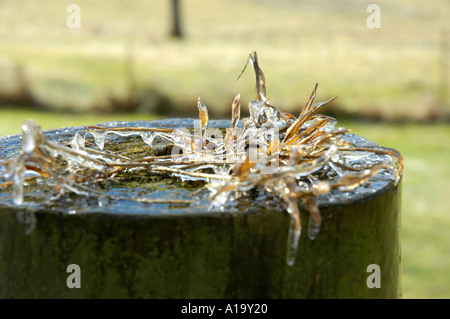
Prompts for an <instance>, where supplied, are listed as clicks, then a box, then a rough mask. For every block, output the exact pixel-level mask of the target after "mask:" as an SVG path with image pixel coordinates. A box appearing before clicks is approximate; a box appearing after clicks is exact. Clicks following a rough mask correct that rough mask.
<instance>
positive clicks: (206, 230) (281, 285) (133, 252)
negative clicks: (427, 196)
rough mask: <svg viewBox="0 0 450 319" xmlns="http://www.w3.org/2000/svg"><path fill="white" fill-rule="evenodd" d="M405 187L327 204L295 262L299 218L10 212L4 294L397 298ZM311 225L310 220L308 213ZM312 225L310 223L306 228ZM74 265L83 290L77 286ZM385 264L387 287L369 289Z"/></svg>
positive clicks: (1, 224) (2, 264)
mask: <svg viewBox="0 0 450 319" xmlns="http://www.w3.org/2000/svg"><path fill="white" fill-rule="evenodd" d="M400 205H401V183H400V184H399V185H398V186H397V187H394V186H392V187H391V188H390V189H388V190H386V191H384V192H383V193H381V194H377V195H376V196H375V197H372V198H370V199H366V200H364V201H360V202H357V203H353V204H346V205H334V206H328V207H321V213H322V216H323V222H322V227H321V230H320V233H319V235H318V237H317V238H316V239H315V240H313V241H312V240H310V239H309V238H308V237H307V234H306V231H304V233H303V234H302V236H301V239H300V243H299V249H298V254H297V260H296V263H295V264H294V265H293V266H288V265H287V264H286V249H287V244H286V243H287V234H288V228H289V224H290V219H289V215H288V214H287V213H286V212H282V211H260V212H258V213H247V212H242V213H201V212H199V213H200V214H185V215H164V214H160V215H123V214H109V213H108V212H107V211H105V212H104V213H90V214H75V215H70V214H67V213H52V212H47V211H40V212H31V211H29V212H27V211H26V210H25V209H23V208H12V207H1V208H0V297H1V298H397V297H400V296H401V273H400V271H401V264H400V256H401V247H400V234H401V233H400V232H401V215H400ZM302 217H303V218H302V220H303V221H304V222H303V223H304V225H306V224H307V213H306V212H303V216H302ZM305 228H306V226H305V227H304V229H305ZM70 264H77V265H79V266H80V269H81V288H72V289H70V288H68V287H67V284H66V281H67V278H68V277H69V276H70V275H71V273H68V272H67V267H68V265H70ZM371 264H376V265H378V266H379V267H380V271H381V274H380V283H381V287H380V288H369V287H368V286H367V284H366V281H367V278H368V277H369V276H370V275H371V272H368V271H367V267H368V266H369V265H371Z"/></svg>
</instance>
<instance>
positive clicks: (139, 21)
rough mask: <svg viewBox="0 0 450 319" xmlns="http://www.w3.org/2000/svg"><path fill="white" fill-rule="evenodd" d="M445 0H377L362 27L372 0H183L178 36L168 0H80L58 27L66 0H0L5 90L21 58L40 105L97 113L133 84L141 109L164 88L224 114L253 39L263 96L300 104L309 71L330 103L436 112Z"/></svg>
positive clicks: (440, 101) (12, 84) (444, 103)
mask: <svg viewBox="0 0 450 319" xmlns="http://www.w3.org/2000/svg"><path fill="white" fill-rule="evenodd" d="M446 2H448V1H446ZM446 2H443V1H442V0H430V1H427V2H421V1H418V0H414V1H408V0H397V1H395V2H393V1H387V0H380V1H377V4H379V5H380V7H381V18H382V19H381V23H382V24H381V28H380V29H369V28H368V27H367V25H366V19H367V17H368V16H369V13H367V12H366V8H367V6H368V4H370V3H372V1H361V0H344V1H343V0H315V1H312V0H309V1H301V2H299V1H295V0H282V1H277V2H273V1H268V0H259V1H256V0H244V1H237V0H229V1H207V0H186V1H181V4H182V13H183V20H182V25H183V26H184V31H185V34H186V38H185V39H184V40H182V41H177V40H170V39H169V38H168V33H169V17H170V15H169V13H170V10H169V4H170V1H169V0H167V1H144V0H134V1H127V2H125V1H119V0H98V1H95V4H94V3H93V2H92V1H87V0H79V1H76V3H77V4H78V5H79V6H80V8H81V28H80V29H69V28H68V27H67V26H66V19H67V17H68V15H69V14H68V13H66V7H67V5H68V4H69V3H71V2H69V1H56V0H48V1H45V2H44V3H43V2H41V1H28V0H17V1H6V2H5V1H3V2H1V3H0V41H1V45H0V70H1V68H3V74H4V75H5V76H4V77H3V82H5V83H4V85H3V89H4V91H7V92H10V93H11V92H14V90H16V89H17V87H18V84H17V77H18V76H17V72H16V70H17V68H16V66H19V68H20V69H21V74H23V76H19V78H22V77H23V78H24V80H23V82H25V83H26V86H27V87H28V90H29V91H30V92H31V94H32V97H33V98H34V100H35V101H37V102H39V103H40V104H42V105H45V106H47V107H52V108H56V109H58V108H59V109H61V108H64V109H67V108H69V109H72V110H73V109H77V110H79V111H84V110H94V111H95V110H96V111H99V112H100V111H103V110H104V109H107V108H108V107H109V106H110V105H109V103H108V101H110V99H111V98H116V99H117V98H124V97H125V96H126V95H127V93H128V92H129V90H130V87H135V89H136V90H138V91H139V92H142V94H143V95H144V98H143V99H142V101H141V103H140V106H141V110H143V111H149V112H152V111H155V109H158V107H160V108H162V109H164V106H165V104H164V103H162V104H163V105H159V104H158V103H157V102H158V101H160V100H161V99H162V98H167V99H169V100H170V101H172V102H173V103H172V104H171V106H172V108H171V110H172V111H173V112H174V113H176V114H178V113H180V112H188V111H192V109H195V101H196V99H197V97H198V96H201V97H202V98H203V100H204V101H205V103H206V104H207V105H208V106H209V108H210V112H211V113H212V114H213V115H214V114H215V115H217V116H223V115H225V114H228V110H229V108H230V104H231V101H232V98H233V97H234V95H236V93H237V92H242V94H243V98H247V99H248V98H250V97H252V96H253V91H252V88H253V86H254V83H253V75H252V74H246V75H245V76H244V77H243V78H242V80H241V81H239V82H237V83H236V84H235V83H234V82H233V81H234V80H235V79H236V77H237V75H238V74H239V72H240V70H241V68H242V66H243V64H244V62H245V59H246V56H247V54H248V51H250V50H257V51H258V52H259V57H260V62H261V65H262V68H263V70H264V71H265V73H266V77H267V86H268V95H269V97H270V98H271V101H272V104H275V105H279V106H282V109H284V110H292V111H294V110H295V111H296V110H298V109H299V108H300V106H301V105H303V104H304V102H305V100H306V99H307V96H308V94H309V92H310V91H311V89H312V87H313V85H314V83H315V82H319V84H320V86H319V91H318V98H319V99H327V98H330V97H332V96H335V95H338V96H339V99H338V100H337V101H336V104H335V106H334V108H335V109H337V108H340V109H342V110H344V111H346V112H348V113H350V114H362V115H370V116H375V117H383V118H414V119H419V118H424V117H427V116H435V117H436V116H439V115H441V114H443V113H444V114H448V113H449V111H450V103H449V101H448V100H447V99H446V97H448V95H447V96H445V94H446V93H445V91H446V90H448V87H442V85H443V84H446V85H447V86H448V83H449V82H446V83H445V81H444V82H443V81H442V80H440V79H441V78H442V70H441V69H442V68H440V66H442V65H445V61H446V60H447V59H448V56H444V51H442V50H441V49H440V48H441V47H442V43H441V42H442V39H443V36H442V34H443V32H444V31H447V32H450V30H449V29H450V27H449V26H448V23H447V20H446V19H448V17H449V16H450V13H449V8H448V7H450V4H448V3H447V4H446ZM447 54H448V50H447ZM444 60H445V61H444ZM0 81H2V80H0ZM1 87H2V85H0V89H1ZM0 93H1V92H0ZM155 100H156V102H155ZM166 104H167V103H166Z"/></svg>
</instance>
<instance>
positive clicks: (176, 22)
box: [171, 0, 183, 38]
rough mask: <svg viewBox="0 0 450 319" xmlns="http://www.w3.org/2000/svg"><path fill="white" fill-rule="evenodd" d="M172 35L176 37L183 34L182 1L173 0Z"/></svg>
mask: <svg viewBox="0 0 450 319" xmlns="http://www.w3.org/2000/svg"><path fill="white" fill-rule="evenodd" d="M171 36H172V37H175V38H181V37H182V36H183V34H182V32H181V23H180V1H179V0H172V32H171Z"/></svg>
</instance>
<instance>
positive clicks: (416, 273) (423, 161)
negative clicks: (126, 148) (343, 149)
mask: <svg viewBox="0 0 450 319" xmlns="http://www.w3.org/2000/svg"><path fill="white" fill-rule="evenodd" d="M27 118H31V119H34V120H35V121H37V122H38V123H40V124H41V126H42V128H44V129H50V128H58V127H64V126H77V125H89V124H96V123H98V122H102V121H110V120H121V121H131V120H149V119H152V117H151V116H142V115H135V114H134V115H133V114H116V115H112V116H111V115H107V116H104V115H90V116H80V115H68V114H67V113H55V112H46V113H42V112H37V111H26V112H24V111H22V110H15V109H12V108H11V109H8V110H0V135H2V136H3V135H9V134H16V133H18V132H19V131H20V124H21V123H22V121H23V120H24V119H27ZM338 124H339V125H340V126H344V127H347V128H349V129H351V130H352V131H353V133H355V134H359V135H362V136H364V137H366V138H368V139H371V140H373V141H376V142H378V143H379V144H381V145H383V146H387V147H393V148H396V149H398V150H399V151H401V153H402V154H403V156H404V159H405V172H404V177H403V210H402V213H403V216H402V218H403V220H402V223H403V234H402V250H403V255H402V267H403V297H404V298H450V256H449V253H448V247H450V232H449V229H450V214H449V211H450V197H449V196H448V184H449V177H450V166H449V165H448V163H449V159H450V146H449V144H448V141H450V126H449V125H447V124H439V125H436V124H434V125H430V124H427V125H425V124H423V125H420V124H401V125H399V124H387V123H364V122H355V121H343V122H339V123H338Z"/></svg>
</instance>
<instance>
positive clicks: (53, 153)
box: [0, 52, 403, 265]
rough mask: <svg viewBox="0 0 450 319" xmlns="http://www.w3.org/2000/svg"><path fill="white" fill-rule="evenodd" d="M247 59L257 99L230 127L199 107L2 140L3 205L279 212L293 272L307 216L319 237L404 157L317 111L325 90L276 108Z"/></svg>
mask: <svg viewBox="0 0 450 319" xmlns="http://www.w3.org/2000/svg"><path fill="white" fill-rule="evenodd" d="M248 62H249V63H251V64H252V65H253V67H254V71H255V73H256V77H257V86H256V92H257V96H256V100H253V101H250V103H249V113H250V116H249V117H248V118H243V119H242V120H241V119H240V108H241V98H240V95H239V94H238V95H237V96H236V98H235V99H234V101H233V103H232V118H231V121H225V120H222V121H212V120H209V116H208V111H207V107H206V104H205V103H204V102H203V101H202V100H200V99H199V100H198V101H197V107H198V111H199V119H198V120H191V119H172V120H161V121H151V122H144V121H138V122H110V123H101V124H99V125H96V126H87V127H78V128H70V129H61V130H53V131H48V132H42V131H41V130H40V128H39V125H37V124H36V123H34V122H32V121H25V122H24V123H23V125H22V136H9V137H3V138H1V139H0V146H1V147H2V150H3V152H2V154H1V158H0V161H2V164H3V165H0V184H1V186H3V189H7V188H8V187H11V188H10V190H11V192H10V193H8V192H1V193H0V204H1V205H10V203H11V202H12V203H13V204H14V205H27V206H29V208H35V209H41V208H42V207H47V208H49V209H51V210H55V211H60V210H63V211H65V212H68V211H69V212H73V211H76V212H77V213H81V212H86V213H87V212H96V211H104V210H105V209H106V208H108V209H109V210H110V211H111V212H115V213H127V212H129V211H130V210H132V211H133V213H138V214H139V213H143V214H145V213H148V211H149V209H148V205H156V206H157V207H158V211H160V212H166V213H180V214H181V213H194V212H198V211H203V212H210V213H214V212H225V211H227V212H234V211H242V210H245V211H251V209H254V210H255V209H258V205H260V208H261V207H264V208H267V207H274V209H276V210H281V211H283V212H285V213H287V214H289V216H290V217H291V227H290V229H289V232H288V248H289V249H288V256H287V262H288V264H290V265H292V264H293V263H294V262H295V258H296V252H297V248H298V242H299V238H300V236H301V233H302V221H301V220H300V209H301V208H302V207H303V209H305V210H306V211H308V212H309V220H308V223H307V225H308V229H307V235H308V237H309V238H311V239H314V238H316V236H318V234H319V230H320V225H321V215H320V209H319V207H320V206H326V205H334V204H343V203H345V202H354V201H356V200H362V199H365V198H368V197H370V196H373V195H374V194H377V193H379V192H381V191H383V190H385V189H386V188H387V187H388V186H389V185H390V184H391V183H392V182H393V181H394V183H397V182H398V181H399V179H400V177H401V174H402V169H403V162H402V157H401V155H400V154H399V153H398V152H397V151H395V150H392V149H388V148H383V147H380V146H379V145H378V144H376V143H374V142H370V141H368V140H366V139H364V138H363V137H360V136H357V135H354V134H350V133H349V130H346V129H345V128H340V127H338V128H336V127H335V126H336V124H337V121H336V120H335V119H334V118H331V117H328V116H325V115H320V114H316V111H317V110H318V109H319V108H320V107H321V106H323V105H325V104H326V103H329V102H331V101H332V100H333V99H331V100H328V101H326V102H321V103H314V98H315V95H316V90H317V85H316V86H315V87H314V90H313V92H312V94H311V97H310V99H309V101H308V102H307V104H306V105H305V106H304V107H303V109H302V110H301V112H300V114H299V116H297V117H296V116H294V115H292V114H289V113H284V112H282V111H280V110H279V109H278V108H276V107H275V106H272V105H270V104H269V102H268V99H267V98H266V91H265V78H264V75H263V73H262V71H261V70H260V68H259V65H258V61H257V57H256V53H255V52H251V53H250V56H249V59H248ZM217 136H221V138H218V137H217ZM20 139H22V141H21V142H20ZM255 141H256V142H255ZM20 145H21V147H20V148H19V146H20ZM253 157H254V158H253ZM255 159H256V160H255ZM134 179H137V180H140V181H141V182H140V183H135V182H133V180H134ZM167 180H174V182H170V183H167V182H166V181H167ZM44 181H45V182H44ZM155 185H156V186H155ZM182 185H183V186H182ZM186 185H187V186H188V187H186ZM49 194H51V195H49ZM255 194H256V195H255ZM255 196H258V198H257V199H256V198H255ZM67 206H70V208H69V209H67ZM299 206H300V207H299ZM244 207H245V208H244ZM243 208H244V209H243ZM249 208H250V209H249ZM153 211H154V210H153Z"/></svg>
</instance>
